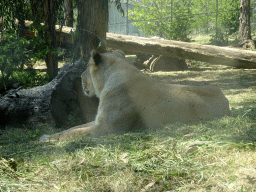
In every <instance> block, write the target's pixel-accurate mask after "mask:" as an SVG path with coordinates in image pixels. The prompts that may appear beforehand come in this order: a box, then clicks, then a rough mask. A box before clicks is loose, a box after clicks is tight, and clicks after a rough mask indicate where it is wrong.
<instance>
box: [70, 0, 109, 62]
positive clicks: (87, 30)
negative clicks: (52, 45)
mask: <svg viewBox="0 0 256 192" xmlns="http://www.w3.org/2000/svg"><path fill="white" fill-rule="evenodd" d="M77 22H78V25H77V28H76V31H75V33H76V34H78V38H75V40H74V43H75V50H74V53H75V58H78V57H80V58H82V59H84V60H86V59H87V58H88V57H89V54H90V52H91V50H92V48H96V47H98V45H99V43H100V42H101V40H105V39H106V32H107V30H108V0H86V1H79V3H78V18H77ZM75 36H76V35H75Z"/></svg>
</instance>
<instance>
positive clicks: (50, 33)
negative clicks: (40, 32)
mask: <svg viewBox="0 0 256 192" xmlns="http://www.w3.org/2000/svg"><path fill="white" fill-rule="evenodd" d="M58 6H59V5H58V1H57V0H44V1H43V15H44V21H45V25H46V26H47V28H46V37H47V38H48V37H49V39H47V43H48V44H49V45H50V47H51V49H52V50H51V52H50V53H48V54H47V55H46V58H45V63H46V66H47V69H48V73H49V74H50V77H51V79H53V78H54V77H55V76H56V75H57V74H58V60H57V57H56V56H57V55H56V54H55V55H54V54H53V53H52V52H53V51H56V50H57V41H56V30H55V25H56V21H57V18H56V13H57V10H58Z"/></svg>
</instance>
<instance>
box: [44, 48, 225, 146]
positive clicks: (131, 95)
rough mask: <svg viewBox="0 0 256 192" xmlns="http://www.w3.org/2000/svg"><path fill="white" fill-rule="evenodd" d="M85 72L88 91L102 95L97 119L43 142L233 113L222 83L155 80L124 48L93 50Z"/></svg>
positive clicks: (84, 76)
mask: <svg viewBox="0 0 256 192" xmlns="http://www.w3.org/2000/svg"><path fill="white" fill-rule="evenodd" d="M81 77H82V87H83V90H84V93H85V94H86V95H87V96H93V95H96V96H97V97H98V98H99V99H100V103H99V107H98V113H97V116H96V118H95V121H93V122H91V123H87V124H85V125H80V126H77V127H74V128H71V129H68V130H66V131H63V132H60V133H56V134H53V135H44V136H42V137H41V138H40V141H41V142H44V141H54V140H58V139H60V140H64V139H69V138H72V137H78V136H81V135H87V134H90V135H91V136H93V137H96V136H101V135H106V134H111V133H114V134H117V133H118V134H120V133H125V132H127V131H129V130H132V129H135V128H139V129H141V128H159V127H161V126H162V125H166V124H170V123H173V122H184V123H192V122H198V121H201V120H210V119H213V118H215V117H222V116H225V115H229V113H230V110H229V102H228V100H227V99H226V97H225V96H224V95H223V93H222V91H221V90H220V89H219V88H216V87H214V86H186V85H175V84H164V83H159V82H155V81H153V80H152V79H151V78H150V77H148V76H147V75H146V74H143V73H142V72H141V71H140V70H138V69H137V68H135V67H134V66H132V65H131V64H129V63H128V62H127V61H126V60H125V55H124V53H123V52H122V51H120V50H117V51H114V52H112V53H98V52H96V51H92V52H91V58H90V61H89V63H88V66H87V70H86V71H85V72H84V73H83V74H82V76H81Z"/></svg>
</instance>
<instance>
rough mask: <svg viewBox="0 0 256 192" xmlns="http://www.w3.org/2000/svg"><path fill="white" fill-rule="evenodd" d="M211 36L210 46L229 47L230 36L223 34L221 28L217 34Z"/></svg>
mask: <svg viewBox="0 0 256 192" xmlns="http://www.w3.org/2000/svg"><path fill="white" fill-rule="evenodd" d="M214 31H215V30H214ZM210 36H211V39H210V44H212V45H218V46H227V45H228V34H227V33H225V32H223V31H222V30H221V29H220V28H217V31H216V33H213V34H211V35H210Z"/></svg>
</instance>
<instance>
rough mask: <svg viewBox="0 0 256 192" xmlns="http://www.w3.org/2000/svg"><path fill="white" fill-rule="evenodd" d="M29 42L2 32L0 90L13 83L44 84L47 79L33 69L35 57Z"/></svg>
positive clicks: (27, 85) (26, 84)
mask: <svg viewBox="0 0 256 192" xmlns="http://www.w3.org/2000/svg"><path fill="white" fill-rule="evenodd" d="M33 56H34V52H33V50H32V46H31V42H30V41H29V40H26V39H25V38H22V37H18V36H16V35H14V34H10V33H9V34H8V33H6V34H4V36H3V38H2V40H1V41H0V72H1V74H0V80H1V81H0V82H1V83H0V90H3V89H4V90H7V89H8V88H10V87H11V86H12V84H14V83H19V84H20V85H23V86H24V87H31V86H35V85H40V84H44V83H46V82H48V81H49V78H48V77H47V75H42V74H41V73H39V72H36V70H35V69H33V68H32V67H33V65H34V63H35V61H36V60H35V59H32V58H33Z"/></svg>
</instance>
